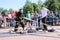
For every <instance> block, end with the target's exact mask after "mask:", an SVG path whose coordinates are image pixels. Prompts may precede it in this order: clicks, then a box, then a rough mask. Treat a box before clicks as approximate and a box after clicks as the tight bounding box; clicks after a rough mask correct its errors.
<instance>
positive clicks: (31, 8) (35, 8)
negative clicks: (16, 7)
mask: <svg viewBox="0 0 60 40" xmlns="http://www.w3.org/2000/svg"><path fill="white" fill-rule="evenodd" d="M23 10H24V15H25V14H26V13H27V11H28V10H29V11H30V13H34V11H38V12H39V13H40V6H39V5H38V4H36V3H28V4H27V5H25V6H24V7H23Z"/></svg>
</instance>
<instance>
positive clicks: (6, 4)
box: [0, 0, 45, 10]
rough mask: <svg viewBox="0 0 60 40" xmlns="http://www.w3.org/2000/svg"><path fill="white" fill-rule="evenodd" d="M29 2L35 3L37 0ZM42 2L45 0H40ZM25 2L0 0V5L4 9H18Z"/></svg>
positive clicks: (24, 0)
mask: <svg viewBox="0 0 60 40" xmlns="http://www.w3.org/2000/svg"><path fill="white" fill-rule="evenodd" d="M30 1H31V2H34V3H37V1H38V0H30ZM41 1H42V2H44V1H45V0H41ZM25 3H26V0H0V7H1V8H4V9H7V10H8V9H10V8H12V9H14V10H17V9H20V8H22V7H23V6H24V5H25Z"/></svg>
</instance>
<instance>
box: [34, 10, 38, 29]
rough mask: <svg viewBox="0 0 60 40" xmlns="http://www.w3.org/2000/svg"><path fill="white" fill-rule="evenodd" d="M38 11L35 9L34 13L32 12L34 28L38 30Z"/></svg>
mask: <svg viewBox="0 0 60 40" xmlns="http://www.w3.org/2000/svg"><path fill="white" fill-rule="evenodd" d="M38 15H39V14H38V12H37V11H35V14H34V20H35V21H36V30H38V29H39V27H38Z"/></svg>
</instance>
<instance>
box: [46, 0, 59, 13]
mask: <svg viewBox="0 0 60 40" xmlns="http://www.w3.org/2000/svg"><path fill="white" fill-rule="evenodd" d="M45 5H46V6H47V8H48V9H49V10H51V11H53V12H56V11H57V10H58V9H59V2H58V0H47V1H46V2H45Z"/></svg>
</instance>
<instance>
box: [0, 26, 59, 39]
mask: <svg viewBox="0 0 60 40" xmlns="http://www.w3.org/2000/svg"><path fill="white" fill-rule="evenodd" d="M53 28H55V29H56V30H59V29H60V27H59V26H54V27H53ZM8 30H9V29H0V40H60V32H42V31H37V32H35V33H26V34H10V33H8ZM59 31H60V30H59Z"/></svg>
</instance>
